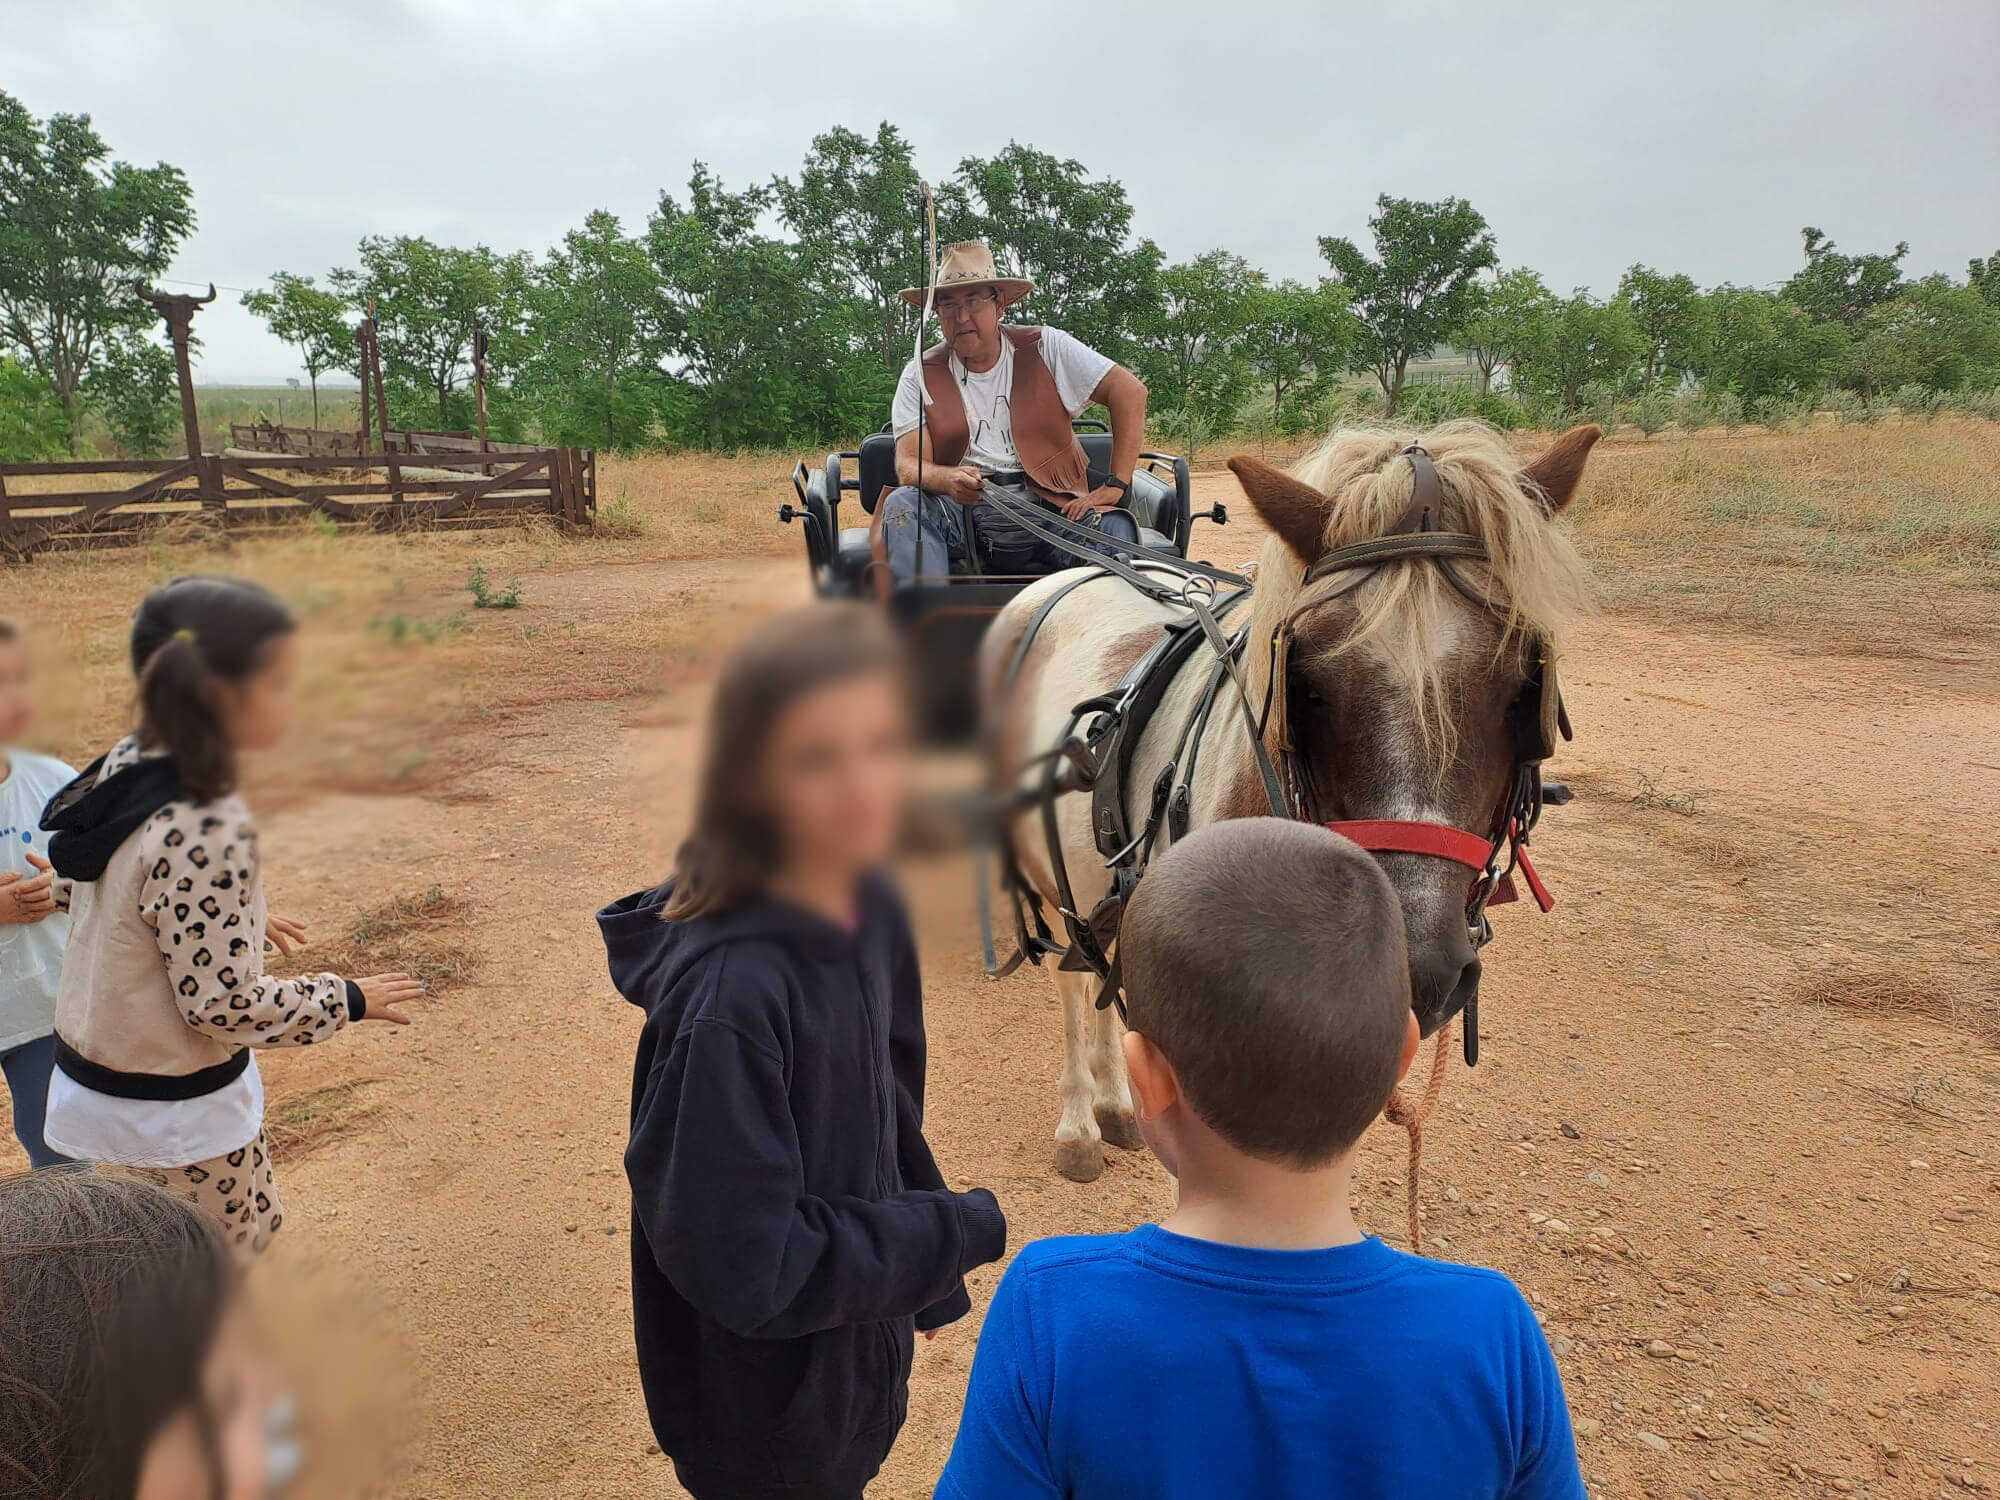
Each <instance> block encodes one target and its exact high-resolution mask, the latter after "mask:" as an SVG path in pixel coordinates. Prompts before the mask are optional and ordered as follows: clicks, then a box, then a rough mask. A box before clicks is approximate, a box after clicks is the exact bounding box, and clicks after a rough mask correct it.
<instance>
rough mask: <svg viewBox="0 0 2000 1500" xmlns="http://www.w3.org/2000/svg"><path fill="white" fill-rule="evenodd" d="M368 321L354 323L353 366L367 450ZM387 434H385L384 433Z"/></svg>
mask: <svg viewBox="0 0 2000 1500" xmlns="http://www.w3.org/2000/svg"><path fill="white" fill-rule="evenodd" d="M368 327H369V325H368V322H367V320H365V319H364V320H363V321H362V322H359V323H357V324H355V325H354V343H355V355H354V364H355V368H356V369H358V370H359V371H360V372H361V448H360V451H361V452H363V453H366V452H367V451H368ZM384 436H387V434H384Z"/></svg>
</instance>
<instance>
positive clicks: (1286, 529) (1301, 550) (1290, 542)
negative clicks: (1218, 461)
mask: <svg viewBox="0 0 2000 1500" xmlns="http://www.w3.org/2000/svg"><path fill="white" fill-rule="evenodd" d="M1229 467H1230V468H1231V469H1232V470H1233V471H1234V472H1235V474H1236V478H1237V481H1238V482H1239V483H1240V484H1241V485H1242V486H1243V493H1244V494H1245V495H1247V496H1248V497H1249V499H1250V506H1251V509H1253V510H1255V511H1256V512H1257V514H1258V516H1259V517H1261V518H1262V520H1263V522H1264V524H1265V525H1266V526H1268V527H1270V528H1271V530H1273V531H1275V532H1276V533H1277V534H1278V537H1279V539H1280V540H1282V541H1283V542H1284V544H1285V545H1286V546H1287V547H1290V548H1291V549H1292V555H1293V556H1294V557H1296V558H1298V560H1299V561H1300V562H1302V563H1304V564H1305V565H1306V566H1307V567H1311V566H1312V565H1313V564H1314V563H1316V562H1318V561H1319V556H1320V554H1321V553H1322V552H1324V551H1326V521H1327V517H1328V516H1329V515H1330V514H1331V513H1332V511H1333V502H1332V501H1331V500H1329V499H1328V498H1327V497H1326V496H1325V495H1322V494H1321V493H1320V492H1319V491H1318V490H1316V489H1314V488H1313V487H1312V486H1311V485H1309V484H1305V483H1303V482H1301V481H1300V480H1297V479H1294V478H1293V477H1292V476H1291V475H1289V474H1287V473H1286V472H1285V471H1284V470H1283V469H1274V468H1272V467H1271V466H1270V465H1269V464H1267V463H1265V462H1263V461H1262V460H1261V459H1255V458H1251V457H1250V456H1249V455H1248V454H1243V453H1239V454H1237V455H1236V457H1234V458H1232V459H1230V460H1229Z"/></svg>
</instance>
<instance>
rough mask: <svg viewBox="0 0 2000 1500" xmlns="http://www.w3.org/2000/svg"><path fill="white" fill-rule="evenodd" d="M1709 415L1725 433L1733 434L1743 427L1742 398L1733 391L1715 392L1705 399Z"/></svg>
mask: <svg viewBox="0 0 2000 1500" xmlns="http://www.w3.org/2000/svg"><path fill="white" fill-rule="evenodd" d="M1707 402H1708V409H1709V412H1710V414H1711V415H1712V416H1713V417H1714V418H1715V420H1716V421H1717V422H1720V423H1721V424H1722V429H1723V431H1725V432H1734V431H1735V430H1736V429H1737V428H1739V427H1741V426H1742V425H1743V398H1742V397H1741V396H1739V395H1737V394H1736V392H1734V391H1717V392H1716V393H1715V394H1714V395H1713V396H1711V397H1709V398H1707Z"/></svg>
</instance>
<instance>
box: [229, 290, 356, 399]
mask: <svg viewBox="0 0 2000 1500" xmlns="http://www.w3.org/2000/svg"><path fill="white" fill-rule="evenodd" d="M243 305H244V307H246V308H248V309H249V310H250V311H251V312H252V313H255V314H256V315H257V316H258V317H260V318H262V319H263V320H264V321H265V323H266V324H268V325H269V326H270V329H271V332H272V334H274V335H275V336H276V337H278V338H280V339H282V340H284V342H286V343H287V344H290V345H291V346H292V347H293V348H294V349H296V350H298V351H299V363H300V364H301V365H303V366H304V367H305V372H306V379H307V380H309V381H310V382H311V383H312V404H313V426H315V427H317V426H319V378H320V376H322V375H324V374H325V373H326V372H327V371H328V370H343V369H352V368H354V363H355V358H354V330H353V329H352V328H350V327H349V326H348V323H347V303H346V301H345V300H344V299H343V298H342V297H341V296H340V294H339V293H338V292H330V291H328V290H327V289H326V288H325V287H322V286H318V285H315V284H314V282H313V279H312V277H310V276H294V275H292V273H291V272H289V271H275V272H273V273H272V275H271V285H270V289H269V290H267V291H259V292H245V293H244V294H243Z"/></svg>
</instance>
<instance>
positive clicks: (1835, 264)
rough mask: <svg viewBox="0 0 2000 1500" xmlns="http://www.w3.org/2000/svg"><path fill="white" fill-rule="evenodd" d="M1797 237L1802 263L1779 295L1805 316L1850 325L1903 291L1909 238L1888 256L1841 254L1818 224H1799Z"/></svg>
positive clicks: (1855, 323) (1824, 321)
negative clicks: (1803, 250) (1802, 226)
mask: <svg viewBox="0 0 2000 1500" xmlns="http://www.w3.org/2000/svg"><path fill="white" fill-rule="evenodd" d="M1799 237H1800V238H1801V239H1803V240H1804V241H1805V247H1806V263H1805V267H1804V269H1802V270H1800V271H1798V272H1797V273H1795V274H1794V275H1793V277H1792V279H1791V280H1790V281H1788V282H1786V283H1785V287H1784V294H1785V296H1786V297H1787V298H1789V299H1790V300H1791V301H1792V302H1794V303H1796V304H1797V305H1798V306H1799V307H1800V308H1802V309H1804V310H1805V312H1806V313H1807V315H1808V316H1810V317H1813V318H1817V319H1819V320H1820V321H1821V322H1823V323H1844V324H1846V325H1847V326H1848V327H1849V328H1853V327H1855V326H1856V325H1858V324H1859V323H1860V322H1861V320H1862V319H1863V318H1865V317H1866V316H1867V315H1868V310H1869V309H1870V308H1872V307H1878V306H1880V305H1881V304H1882V303H1884V302H1891V301H1894V300H1895V297H1896V294H1897V293H1898V292H1899V291H1901V290H1902V287H1903V272H1902V264H1903V257H1904V256H1906V255H1908V254H1909V253H1910V245H1909V241H1907V240H1905V241H1902V242H1901V243H1899V244H1898V245H1897V246H1896V248H1895V250H1894V251H1893V252H1892V253H1890V254H1888V255H1842V254H1841V253H1840V251H1839V250H1838V249H1837V248H1836V247H1835V245H1834V243H1833V241H1832V240H1830V239H1828V238H1827V237H1826V236H1825V235H1824V234H1822V233H1821V232H1820V231H1819V230H1817V229H1813V228H1806V229H1801V230H1800V231H1799Z"/></svg>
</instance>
